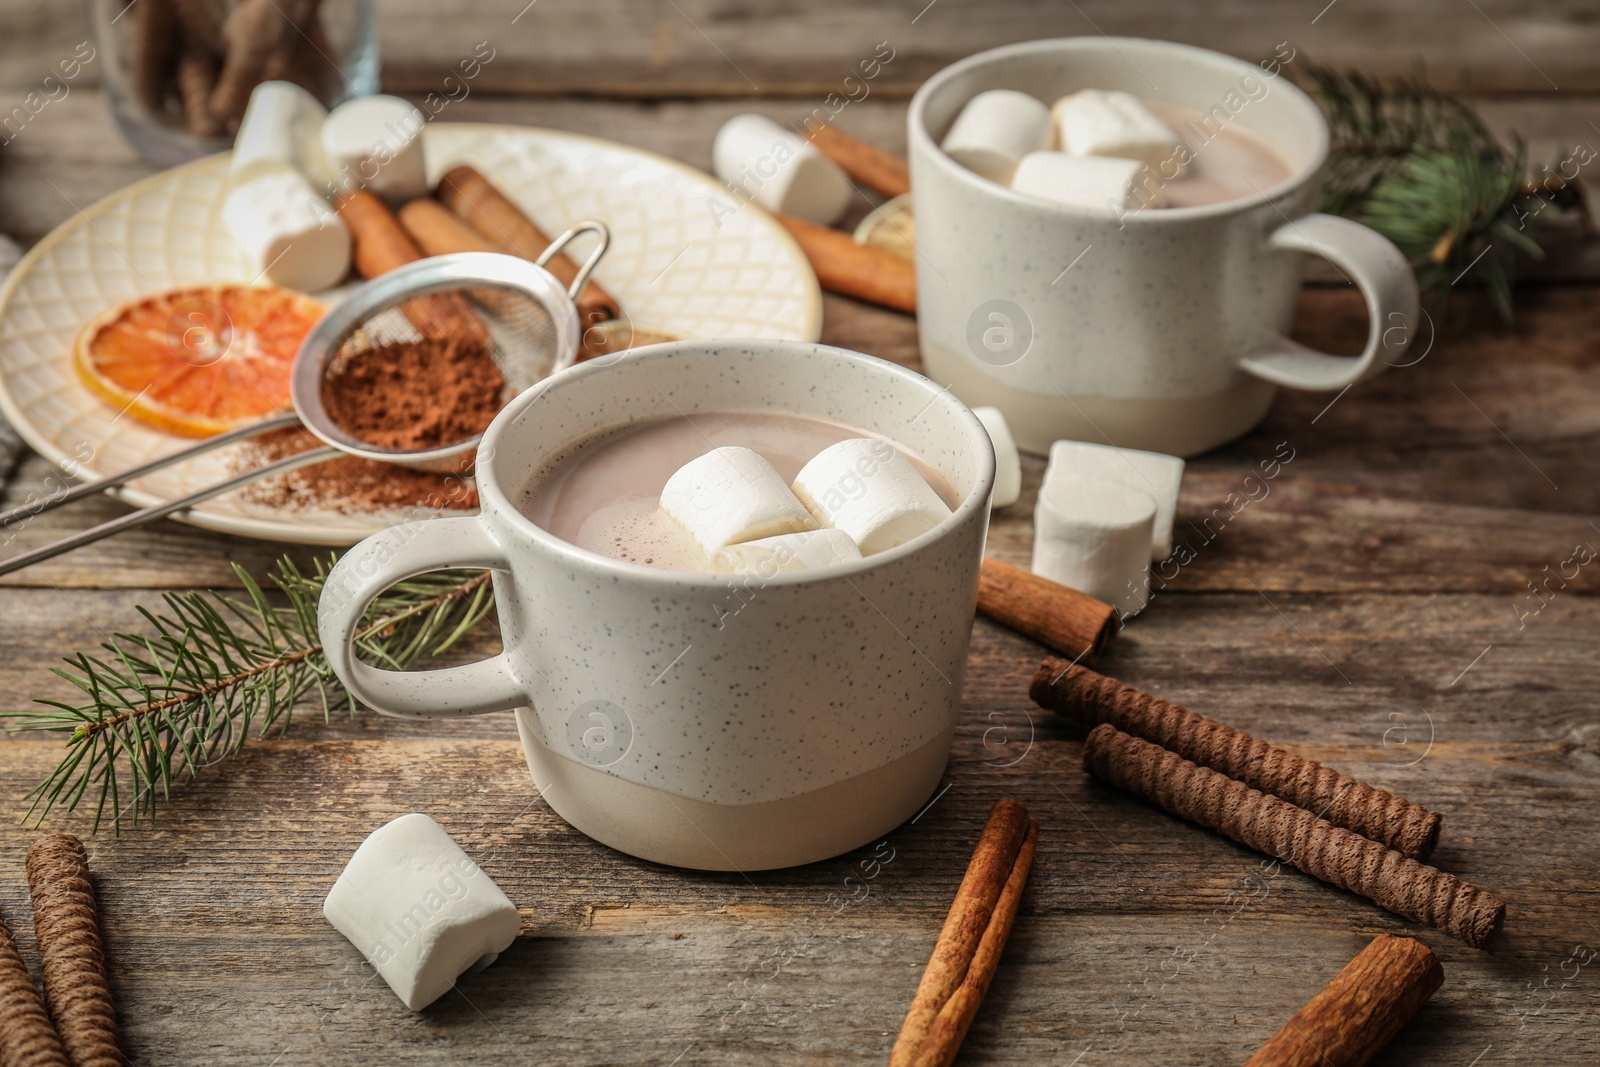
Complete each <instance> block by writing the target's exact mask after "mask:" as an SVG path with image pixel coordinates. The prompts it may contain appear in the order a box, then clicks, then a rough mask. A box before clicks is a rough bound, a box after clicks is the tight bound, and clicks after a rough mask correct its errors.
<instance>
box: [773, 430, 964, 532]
mask: <svg viewBox="0 0 1600 1067" xmlns="http://www.w3.org/2000/svg"><path fill="white" fill-rule="evenodd" d="M794 492H795V495H796V496H798V497H799V498H800V500H801V501H802V502H803V503H804V504H805V506H806V507H808V508H810V509H811V510H812V512H814V513H815V514H816V516H817V517H818V518H819V519H821V520H822V521H823V522H825V523H827V524H828V525H829V526H832V527H834V528H835V529H838V530H843V531H844V532H845V533H847V534H849V535H850V538H851V540H853V541H855V543H856V545H857V547H859V548H860V549H861V554H862V555H863V556H870V555H872V554H874V553H876V552H882V551H883V550H884V549H887V548H893V547H895V546H896V545H902V544H905V543H906V542H907V541H909V540H911V539H912V538H913V537H917V536H919V535H921V534H924V533H926V532H927V531H929V530H931V529H933V528H934V527H935V526H937V525H939V523H941V522H943V521H944V520H945V519H947V518H949V516H950V514H951V512H950V508H949V506H948V505H947V504H945V502H944V501H943V500H941V499H940V498H939V494H938V493H936V492H934V491H933V487H932V486H931V485H929V484H928V483H927V481H926V480H924V479H923V477H922V475H920V474H918V473H917V468H915V467H913V466H912V465H911V461H910V460H909V459H907V458H906V457H905V455H904V454H902V453H901V451H900V450H899V449H898V448H896V447H894V445H892V444H890V443H889V442H888V441H885V440H883V439H882V438H877V437H855V438H851V439H850V440H848V441H840V442H839V443H838V444H835V445H829V446H828V447H827V448H825V449H823V450H822V451H821V452H818V453H817V454H816V455H815V456H813V457H811V462H809V463H807V464H806V465H805V466H804V467H802V468H800V473H799V474H797V475H795V479H794Z"/></svg>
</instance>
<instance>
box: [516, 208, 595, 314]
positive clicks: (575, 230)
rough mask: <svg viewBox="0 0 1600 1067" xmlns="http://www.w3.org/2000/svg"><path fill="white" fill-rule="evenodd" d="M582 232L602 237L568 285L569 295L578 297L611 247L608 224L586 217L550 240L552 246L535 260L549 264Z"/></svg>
mask: <svg viewBox="0 0 1600 1067" xmlns="http://www.w3.org/2000/svg"><path fill="white" fill-rule="evenodd" d="M580 233H592V234H595V235H596V236H598V237H599V238H600V243H599V244H597V245H595V247H594V251H593V252H590V253H589V258H588V259H586V260H584V261H583V266H581V267H579V268H578V274H577V276H576V277H575V278H573V279H572V284H571V285H570V286H568V287H567V295H568V296H570V297H571V298H572V299H574V300H576V299H578V294H579V293H581V292H583V287H584V286H585V285H588V284H589V275H591V274H593V273H594V270H595V268H596V267H598V266H599V265H600V260H601V259H603V258H605V254H606V249H608V248H610V247H611V231H610V229H608V228H607V227H606V224H605V223H603V222H601V221H600V220H598V219H585V220H584V221H583V222H580V223H578V224H577V225H576V226H573V227H572V228H571V229H569V230H567V231H566V232H565V233H563V234H562V235H561V236H560V237H557V238H556V239H555V240H554V241H551V242H550V247H548V248H546V249H545V250H544V251H543V252H541V253H539V258H538V259H536V260H534V262H535V263H536V264H538V265H539V266H541V267H544V266H548V265H549V263H550V261H551V260H552V259H554V258H556V257H557V256H559V255H560V254H561V250H562V249H563V248H565V247H567V245H569V244H571V243H572V239H573V238H574V237H577V236H578V235H579V234H580Z"/></svg>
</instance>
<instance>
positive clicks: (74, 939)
mask: <svg viewBox="0 0 1600 1067" xmlns="http://www.w3.org/2000/svg"><path fill="white" fill-rule="evenodd" d="M27 867H28V893H29V895H30V896H31V897H32V898H33V928H34V934H35V936H36V938H37V940H38V942H39V962H40V966H41V970H42V971H43V972H44V999H45V1004H46V1005H47V1006H48V1007H49V1009H50V1017H51V1018H52V1019H54V1020H55V1024H56V1031H57V1032H58V1033H59V1034H60V1035H61V1044H62V1046H63V1047H64V1048H65V1049H66V1052H67V1058H68V1059H69V1060H70V1061H71V1062H72V1065H73V1067H122V1062H123V1059H122V1053H121V1052H120V1051H119V1050H118V1047H117V1014H116V1010H115V1009H114V1008H113V1007H112V1004H111V986H110V983H109V982H107V980H106V960H105V953H104V952H103V950H102V949H101V945H100V922H99V919H98V918H97V917H96V914H95V899H94V886H93V885H92V884H91V883H90V881H89V857H88V856H87V855H86V854H85V853H84V851H83V842H81V841H79V840H78V839H77V838H76V837H73V836H72V835H71V834H46V835H45V836H44V837H41V838H39V840H37V841H35V842H34V843H33V847H32V848H30V849H28V862H27Z"/></svg>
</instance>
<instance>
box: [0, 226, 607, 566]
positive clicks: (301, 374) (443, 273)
mask: <svg viewBox="0 0 1600 1067" xmlns="http://www.w3.org/2000/svg"><path fill="white" fill-rule="evenodd" d="M581 233H593V234H595V235H596V236H597V237H598V238H599V242H598V244H597V245H596V246H595V249H594V251H593V252H591V253H590V254H589V257H588V259H586V260H585V261H584V263H583V266H582V267H581V268H580V269H579V270H578V273H577V275H576V277H574V278H573V281H572V284H571V286H570V287H565V288H564V287H563V286H562V284H561V282H560V281H559V280H557V278H556V277H555V275H553V274H551V273H550V272H549V271H548V270H546V269H545V266H544V265H545V264H546V263H548V262H549V261H550V260H551V259H552V258H553V257H555V256H556V255H558V254H560V252H561V250H562V249H563V248H565V247H566V246H567V245H568V244H570V243H571V242H572V240H573V238H575V237H577V236H578V235H579V234H581ZM610 241H611V235H610V232H609V231H608V230H607V229H606V227H605V225H604V224H603V223H600V222H594V221H589V222H580V223H578V224H577V225H576V226H574V227H572V228H571V229H570V230H568V231H567V232H565V233H563V234H562V235H561V236H560V237H557V238H556V239H555V240H554V241H553V242H551V244H550V247H549V248H547V249H546V250H545V252H544V254H543V255H541V256H540V257H539V259H538V260H537V261H531V262H530V261H529V260H526V259H522V258H519V257H517V256H508V255H502V254H500V253H498V252H459V253H455V254H453V255H446V256H432V257H429V258H427V259H422V260H418V261H416V262H415V263H408V264H407V265H405V266H403V267H399V268H397V269H395V270H392V271H390V272H389V273H387V274H384V275H382V276H380V277H378V278H374V279H373V280H371V281H369V282H366V283H364V284H362V285H360V286H358V287H356V288H355V289H354V290H352V291H351V293H350V294H349V295H348V296H347V297H345V299H344V300H343V301H341V302H340V303H339V304H338V305H337V306H335V307H334V308H333V309H332V310H331V311H329V312H328V314H327V315H325V316H324V317H323V318H322V319H321V320H320V321H319V322H318V323H317V324H316V325H315V326H313V327H312V329H311V331H310V332H309V333H308V334H307V335H306V337H305V340H304V341H302V342H301V344H300V349H299V351H298V352H297V353H296V354H295V358H294V365H293V367H292V368H291V370H290V379H289V392H290V398H291V399H292V400H293V402H294V412H293V413H292V414H291V413H285V414H283V415H277V416H273V417H272V418H268V419H264V420H262V421H261V422H258V423H255V424H253V425H250V426H245V427H241V428H239V429H237V430H232V431H229V432H228V433H224V434H220V435H218V436H216V437H212V438H208V439H207V440H205V441H202V442H200V443H198V444H195V445H192V446H190V447H188V448H184V449H180V450H178V451H177V452H174V453H171V454H170V455H166V456H163V457H161V458H160V459H157V460H153V461H151V462H150V463H146V464H143V465H141V466H138V467H135V468H133V469H131V470H127V471H123V472H122V473H120V474H115V475H111V476H109V477H106V478H101V479H99V480H97V481H93V482H84V483H82V484H79V485H75V486H72V487H71V488H68V489H64V490H62V491H61V492H58V493H54V494H52V495H50V496H47V497H44V498H41V499H39V500H35V501H33V502H31V503H29V504H25V505H23V506H21V507H17V508H12V509H11V510H10V511H7V512H4V513H3V514H0V527H4V526H7V525H9V524H10V523H12V522H15V521H17V520H18V519H24V518H28V517H31V516H33V515H38V514H40V513H41V512H45V511H49V510H50V509H52V508H56V507H59V506H61V505H62V504H67V503H70V502H72V501H74V500H79V499H82V498H83V497H86V496H89V495H91V494H94V493H98V492H102V491H104V490H107V489H114V488H117V487H119V486H122V485H125V484H127V483H128V482H130V481H133V480H134V479H136V478H141V477H144V476H145V475H147V474H151V473H154V472H155V471H158V470H162V469H164V468H166V467H169V466H172V465H173V464H176V463H181V462H183V461H185V460H188V459H192V458H194V457H195V456H199V455H202V454H204V453H207V452H211V451H213V450H215V449H218V448H221V447H223V446H224V445H229V444H234V443H236V442H239V441H244V440H248V439H250V438H253V437H257V436H259V435H261V434H265V433H269V432H271V431H273V430H281V429H287V428H291V427H296V426H303V427H304V428H305V429H307V430H309V431H310V432H311V433H312V434H313V435H315V436H316V437H317V438H318V439H320V440H321V441H322V442H324V445H323V446H322V447H319V448H312V449H309V450H307V451H304V452H299V453H296V454H294V455H290V456H285V457H283V458H281V459H278V460H275V461H273V462H271V463H267V464H264V465H262V466H260V467H256V468H253V469H251V470H248V471H244V472H242V473H240V474H237V475H235V476H233V477H231V478H228V479H226V480H224V481H220V482H217V483H216V484H215V485H209V486H207V487H205V488H204V489H200V490H197V491H195V492H193V493H189V494H188V495H186V496H183V497H179V498H178V499H176V500H168V501H165V502H163V503H160V504H155V505H152V506H150V507H147V508H142V509H140V510H138V511H134V512H130V513H129V514H127V515H123V516H120V517H118V518H116V519H112V520H111V521H110V522H104V523H101V524H100V525H98V526H94V527H91V528H90V529H87V530H84V531H83V532H81V533H77V534H73V535H72V536H70V537H65V538H62V539H61V540H59V541H55V542H52V543H51V544H48V545H44V546H42V547H40V548H36V549H33V550H32V551H29V552H24V553H22V554H20V555H17V556H13V557H12V558H10V559H8V560H5V561H3V562H0V574H9V573H11V572H12V571H17V570H21V569H22V568H23V567H27V566H29V565H30V564H33V563H38V562H40V561H41V560H46V559H50V558H52V557H54V556H58V555H61V554H62V553H63V552H70V551H71V550H73V549H75V548H80V547H82V546H83V545H87V544H92V543H93V542H95V541H99V540H101V539H102V538H105V537H109V536H111V535H112V534H116V533H121V532H122V531H123V530H128V529H132V528H133V527H135V526H142V525H144V524H145V523H148V522H151V521H154V520H155V519H159V518H163V517H165V516H167V515H171V514H174V513H175V512H179V511H183V510H184V509H186V508H189V507H192V506H193V505H195V504H198V503H200V502H201V501H205V500H210V499H211V498H213V497H217V496H222V495H223V494H225V493H230V492H232V491H234V490H235V489H238V488H240V487H242V486H245V485H248V484H250V483H251V482H255V481H259V480H260V479H262V478H266V477H270V476H271V475H274V474H283V473H287V472H289V471H292V470H295V469H297V468H299V467H305V466H309V465H311V464H313V463H320V462H323V461H324V460H328V459H333V458H336V457H338V456H341V455H348V456H355V457H358V458H361V459H369V460H377V461H379V462H382V463H394V464H399V465H401V466H406V467H413V468H418V469H422V470H430V471H451V470H459V469H460V467H461V463H462V460H463V458H464V457H465V456H466V455H467V454H469V453H470V452H472V451H473V450H474V449H476V448H477V446H478V441H479V439H480V437H481V436H482V435H481V434H475V435H473V436H471V437H467V438H464V439H463V440H461V441H455V442H451V443H449V444H446V445H441V446H439V447H435V448H428V449H422V450H417V451H399V450H391V449H385V448H380V447H377V446H375V445H373V444H371V443H369V442H365V441H362V440H360V439H358V438H356V437H354V436H351V434H350V433H348V432H347V431H346V430H344V429H343V428H341V427H340V426H339V425H338V424H337V423H336V422H335V421H334V420H333V418H332V417H331V416H330V415H329V413H328V410H327V408H326V406H325V405H324V402H323V384H324V382H325V380H326V378H327V376H328V374H329V372H330V371H332V372H334V373H338V372H340V371H341V370H342V369H343V368H344V367H346V366H348V365H349V363H350V362H351V361H353V360H357V359H360V358H361V357H362V356H363V355H364V354H365V353H367V352H369V351H371V350H373V349H377V348H381V347H383V346H385V345H389V344H395V343H403V342H408V341H409V342H415V341H420V340H424V339H429V340H445V341H456V342H463V341H464V342H468V343H475V344H482V345H483V346H484V347H485V349H486V350H487V352H488V354H489V356H490V357H491V358H492V359H493V360H494V362H495V364H496V366H497V367H499V369H500V373H501V375H502V376H503V377H504V378H505V381H506V390H505V392H506V395H505V396H504V397H503V398H502V400H509V399H511V397H512V396H515V395H516V394H517V393H520V392H522V391H524V390H525V389H527V388H528V387H529V386H531V385H533V384H534V383H535V382H538V381H539V380H540V379H542V378H545V377H547V376H549V375H551V374H554V373H556V372H557V371H560V370H564V369H566V368H567V367H570V366H571V365H572V364H573V362H574V360H575V359H576V358H577V353H578V343H579V341H580V340H581V335H580V332H579V328H578V311H577V307H576V305H575V304H574V300H575V299H576V297H577V294H578V293H580V292H581V291H582V290H583V286H584V285H585V283H587V282H588V280H589V275H590V274H592V273H593V272H594V269H595V267H596V266H597V265H598V264H599V262H600V259H601V257H602V256H604V255H605V252H606V249H607V248H608V247H609V245H610Z"/></svg>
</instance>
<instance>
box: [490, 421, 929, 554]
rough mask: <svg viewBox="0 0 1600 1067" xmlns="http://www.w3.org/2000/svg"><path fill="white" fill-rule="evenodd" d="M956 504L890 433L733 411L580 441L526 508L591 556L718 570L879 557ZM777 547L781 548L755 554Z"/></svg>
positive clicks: (552, 464)
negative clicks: (886, 435)
mask: <svg viewBox="0 0 1600 1067" xmlns="http://www.w3.org/2000/svg"><path fill="white" fill-rule="evenodd" d="M908 472H910V474H909V475H908ZM911 477H914V478H915V479H916V483H915V484H911ZM919 489H920V492H921V493H925V494H927V496H926V498H920V497H919V496H918V493H919ZM885 494H889V496H885ZM891 497H892V499H890V498H891ZM958 500H959V497H958V495H957V494H956V492H955V490H954V489H953V488H952V487H951V485H950V483H949V482H948V481H947V480H946V479H945V478H944V477H943V476H942V475H941V474H940V473H939V472H938V471H937V470H935V469H934V468H932V467H931V466H930V465H928V464H927V463H926V462H924V461H922V460H921V459H919V458H918V457H916V456H914V455H911V454H909V453H908V452H906V451H905V450H904V449H901V448H898V447H896V446H895V445H893V444H892V443H890V442H888V441H886V440H884V439H883V438H881V437H876V436H873V435H869V434H865V433H863V432H862V431H861V430H858V429H856V428H855V427H852V426H846V425H844V424H842V423H837V422H829V421H826V420H822V419H813V418H805V417H801V416H795V415H785V414H778V413H773V412H748V413H740V412H730V413H709V414H696V415H693V416H688V417H681V418H670V419H663V420H658V421H653V422H646V423H642V424H638V425H634V426H628V427H624V428H622V429H618V430H611V431H607V432H604V433H601V434H597V435H595V436H593V437H590V438H587V439H585V440H582V441H580V442H578V443H577V444H575V445H573V446H571V447H569V448H566V449H564V450H563V451H562V452H560V453H558V454H557V455H555V456H552V457H550V458H549V459H548V460H547V461H546V462H545V464H544V466H543V467H542V468H541V469H540V470H539V471H537V472H536V473H535V475H534V476H533V478H532V479H530V481H529V483H528V486H527V488H526V489H525V490H524V492H523V495H522V499H521V507H522V511H523V513H524V514H526V515H527V516H528V517H529V518H530V519H532V520H533V521H534V522H535V523H537V524H538V525H540V526H541V527H543V528H544V529H546V530H548V531H550V532H551V533H553V534H555V535H556V536H557V537H559V538H561V539H562V540H564V541H567V542H569V543H571V544H573V545H576V546H578V547H579V548H582V549H586V550H588V551H590V552H594V553H597V554H599V555H602V556H609V557H611V558H613V559H620V560H627V561H628V562H631V563H640V564H644V565H646V566H650V567H659V568H663V569H667V570H679V571H699V572H704V573H716V572H732V571H739V570H742V569H745V567H746V566H747V565H750V566H753V565H756V564H758V563H762V562H764V563H765V564H766V565H767V566H769V567H770V568H772V569H774V570H783V571H787V570H793V569H803V567H802V565H810V566H816V565H826V564H827V563H830V562H838V561H840V560H842V559H846V558H856V557H858V556H860V555H863V554H871V552H872V551H875V550H882V548H883V547H889V542H891V541H892V542H895V543H899V542H901V541H903V540H909V536H907V535H908V534H909V535H910V536H915V534H916V533H918V532H920V531H921V529H923V528H930V527H929V524H936V523H937V522H938V521H939V520H940V519H942V517H943V516H946V515H948V514H949V510H950V508H952V507H954V506H955V504H956V503H957V502H958ZM885 501H888V502H887V503H884V502H885ZM863 508H867V509H869V510H871V512H872V513H871V514H870V515H863V512H862V509H863ZM890 511H892V512H893V515H890V514H888V512H890ZM770 547H777V548H778V549H779V552H778V553H777V555H776V556H775V557H774V558H773V559H772V560H761V559H758V557H759V556H761V555H762V550H763V549H767V548H770Z"/></svg>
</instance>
